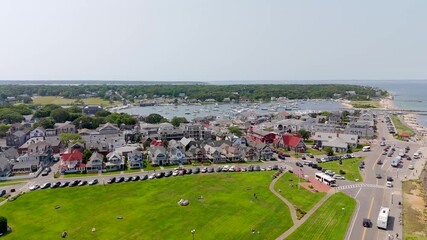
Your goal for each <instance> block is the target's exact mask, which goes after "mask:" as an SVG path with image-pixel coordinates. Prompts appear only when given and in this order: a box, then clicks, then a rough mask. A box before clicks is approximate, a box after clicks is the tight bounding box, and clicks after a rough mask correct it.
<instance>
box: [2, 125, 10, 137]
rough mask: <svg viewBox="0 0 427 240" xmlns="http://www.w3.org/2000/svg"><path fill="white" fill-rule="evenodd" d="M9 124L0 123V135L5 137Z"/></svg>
mask: <svg viewBox="0 0 427 240" xmlns="http://www.w3.org/2000/svg"><path fill="white" fill-rule="evenodd" d="M9 128H10V126H9V125H6V124H0V137H5V136H6V132H7V130H9Z"/></svg>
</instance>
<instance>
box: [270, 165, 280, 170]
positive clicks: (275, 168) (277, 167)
mask: <svg viewBox="0 0 427 240" xmlns="http://www.w3.org/2000/svg"><path fill="white" fill-rule="evenodd" d="M271 169H273V170H278V169H279V166H277V165H273V167H271Z"/></svg>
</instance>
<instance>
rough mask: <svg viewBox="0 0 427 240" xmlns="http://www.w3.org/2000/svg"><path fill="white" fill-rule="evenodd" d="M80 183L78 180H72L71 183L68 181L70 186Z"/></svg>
mask: <svg viewBox="0 0 427 240" xmlns="http://www.w3.org/2000/svg"><path fill="white" fill-rule="evenodd" d="M79 183H80V180H74V181H73V182H72V183H70V187H75V186H77V185H78V184H79Z"/></svg>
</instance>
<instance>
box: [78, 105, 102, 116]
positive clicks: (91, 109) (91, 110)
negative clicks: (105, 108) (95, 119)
mask: <svg viewBox="0 0 427 240" xmlns="http://www.w3.org/2000/svg"><path fill="white" fill-rule="evenodd" d="M101 109H102V107H101V106H99V105H87V106H85V107H84V108H83V113H84V114H86V115H95V113H97V112H98V111H99V110H101Z"/></svg>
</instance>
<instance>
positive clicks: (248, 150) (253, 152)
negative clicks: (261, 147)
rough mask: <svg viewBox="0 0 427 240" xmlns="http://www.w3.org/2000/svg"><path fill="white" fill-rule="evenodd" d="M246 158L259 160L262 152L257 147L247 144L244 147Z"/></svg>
mask: <svg viewBox="0 0 427 240" xmlns="http://www.w3.org/2000/svg"><path fill="white" fill-rule="evenodd" d="M242 149H243V152H244V160H246V161H259V160H260V153H259V151H258V150H257V149H256V148H255V147H251V146H246V147H243V148H242Z"/></svg>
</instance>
